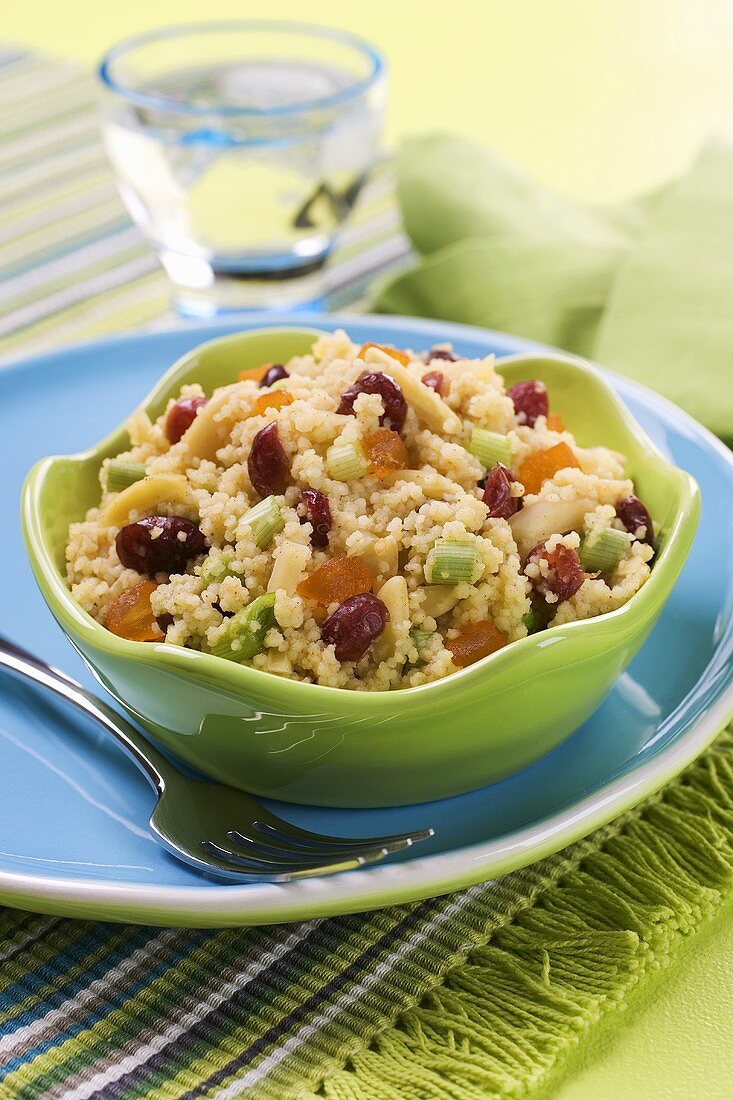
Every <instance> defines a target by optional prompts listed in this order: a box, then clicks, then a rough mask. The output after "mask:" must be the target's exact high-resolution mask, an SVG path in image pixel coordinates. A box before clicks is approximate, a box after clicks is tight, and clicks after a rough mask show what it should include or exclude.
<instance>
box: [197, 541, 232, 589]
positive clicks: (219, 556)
mask: <svg viewBox="0 0 733 1100" xmlns="http://www.w3.org/2000/svg"><path fill="white" fill-rule="evenodd" d="M233 561H234V551H233V550H210V551H209V554H208V557H207V558H206V560H205V561H204V563H203V565H202V566H201V573H200V576H201V580H202V582H203V585H204V588H208V587H209V585H210V584H219V582H221V581H223V580H224V578H225V577H230V576H232V571H231V569H230V568H229V566H230V565H231V563H232V562H233Z"/></svg>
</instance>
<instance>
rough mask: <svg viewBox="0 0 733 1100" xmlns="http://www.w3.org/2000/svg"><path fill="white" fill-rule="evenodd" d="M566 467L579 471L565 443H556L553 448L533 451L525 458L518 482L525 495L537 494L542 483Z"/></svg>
mask: <svg viewBox="0 0 733 1100" xmlns="http://www.w3.org/2000/svg"><path fill="white" fill-rule="evenodd" d="M567 466H575V467H576V469H580V463H579V462H578V460H577V458H576V457H575V455H574V454H573V452H572V450H571V448H570V447H568V445H567V443H556V444H555V446H554V447H548V449H547V450H546V451H535V453H534V454H533V455H530V456H529V458H526V459H525V460H524V462H523V463H522V465H521V466H520V468H519V480H520V481H521V482H522V485H524V491H525V493H539V491H540V489H541V488H542V482H543V481H546V480H547V478H548V477H554V476H555V474H556V473H557V472H558V470H564V469H565V468H566V467H567Z"/></svg>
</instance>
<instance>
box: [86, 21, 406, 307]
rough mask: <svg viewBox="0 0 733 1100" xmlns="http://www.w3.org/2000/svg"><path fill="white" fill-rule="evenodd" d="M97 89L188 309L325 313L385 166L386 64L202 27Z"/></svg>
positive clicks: (250, 29) (127, 63) (143, 216)
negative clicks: (351, 221) (360, 214)
mask: <svg viewBox="0 0 733 1100" xmlns="http://www.w3.org/2000/svg"><path fill="white" fill-rule="evenodd" d="M99 77H100V80H101V83H102V87H103V111H104V139H105V144H106V147H107V151H108V154H109V157H110V160H111V162H112V165H113V167H114V170H115V173H116V176H117V183H118V186H119V190H120V193H121V195H122V198H123V200H124V202H125V205H126V206H127V209H128V210H129V212H130V214H131V216H132V218H133V219H134V221H135V222H136V223H137V225H138V226H139V227H140V228H141V230H142V231H143V233H144V234H145V235H146V237H147V238H148V240H149V241H150V243H151V244H152V246H153V248H154V249H155V250H156V252H157V254H158V256H159V258H160V261H161V263H162V265H163V267H164V268H165V270H166V272H167V273H168V275H169V277H170V279H171V282H172V283H173V288H174V302H175V304H176V306H177V308H178V309H179V310H180V311H181V312H182V313H184V314H186V315H189V316H198V317H205V316H211V315H213V314H215V313H217V312H220V311H222V310H228V309H242V308H245V309H246V308H254V309H263V308H291V307H293V306H304V305H309V304H313V303H317V301H318V299H319V297H320V296H321V294H322V291H323V277H324V268H325V266H326V264H327V262H328V257H329V255H330V253H331V252H332V250H333V247H334V242H335V241H336V239H337V235H338V232H339V230H340V229H341V227H342V226H343V225H344V223H345V221H346V220H347V218H348V217H349V215H350V213H351V211H352V210H353V208H354V206H355V205H356V203H357V202H358V200H359V195H360V193H361V191H362V189H363V186H364V183H365V181H366V180H367V178H368V177H369V173H370V171H371V169H372V168H373V166H374V164H375V161H376V160H377V159H378V156H379V151H380V140H381V134H382V127H383V120H384V110H385V100H386V72H385V64H384V60H383V58H382V56H381V54H380V53H379V51H378V50H376V49H375V48H374V47H373V46H370V45H369V44H368V43H366V42H363V41H361V40H360V39H358V38H355V37H353V36H352V35H349V34H346V33H343V32H341V31H337V30H329V29H327V28H322V27H315V26H310V25H308V24H300V23H288V22H271V21H260V20H256V21H235V22H219V23H202V24H195V25H190V26H181V27H172V28H166V29H162V30H157V31H154V32H152V33H149V34H143V35H140V36H138V37H135V38H130V39H127V40H125V41H124V42H121V43H120V44H118V45H117V46H114V47H113V48H112V49H111V50H110V51H109V53H108V54H107V55H106V57H105V58H104V60H103V61H102V63H101V65H100V69H99Z"/></svg>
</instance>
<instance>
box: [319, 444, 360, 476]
mask: <svg viewBox="0 0 733 1100" xmlns="http://www.w3.org/2000/svg"><path fill="white" fill-rule="evenodd" d="M326 468H327V470H328V472H329V474H330V476H331V477H332V478H333V479H334V480H335V481H354V480H356V479H357V478H360V477H365V476H366V472H367V463H366V458H365V456H364V452H363V451H362V449H361V447H360V446H359V444H358V443H334V445H333V446H332V447H329V448H328V450H327V451H326Z"/></svg>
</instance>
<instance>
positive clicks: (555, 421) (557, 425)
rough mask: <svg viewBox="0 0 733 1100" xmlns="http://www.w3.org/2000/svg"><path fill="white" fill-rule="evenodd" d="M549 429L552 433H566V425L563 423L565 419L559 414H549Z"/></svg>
mask: <svg viewBox="0 0 733 1100" xmlns="http://www.w3.org/2000/svg"><path fill="white" fill-rule="evenodd" d="M547 427H548V428H549V429H550V431H551V432H564V431H565V424H564V423H563V418H562V417H561V416H560V414H559V413H548V414H547Z"/></svg>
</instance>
